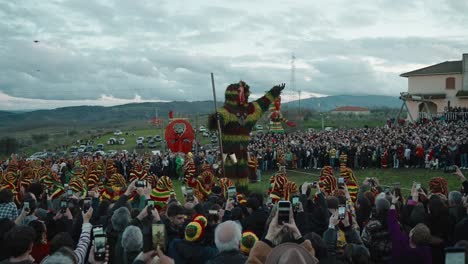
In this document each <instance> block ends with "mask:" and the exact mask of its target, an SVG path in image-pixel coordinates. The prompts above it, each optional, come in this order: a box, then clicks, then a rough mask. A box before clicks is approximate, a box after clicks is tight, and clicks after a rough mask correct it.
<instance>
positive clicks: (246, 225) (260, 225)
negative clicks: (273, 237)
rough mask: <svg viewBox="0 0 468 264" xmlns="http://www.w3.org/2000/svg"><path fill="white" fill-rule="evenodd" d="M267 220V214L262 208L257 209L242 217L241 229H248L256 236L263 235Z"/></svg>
mask: <svg viewBox="0 0 468 264" xmlns="http://www.w3.org/2000/svg"><path fill="white" fill-rule="evenodd" d="M267 220H268V214H267V213H266V212H265V211H263V210H262V209H258V210H255V211H253V212H252V214H251V215H249V216H247V217H246V218H244V219H242V221H241V223H242V230H250V231H252V232H254V233H255V235H257V237H259V238H260V237H263V231H264V230H265V224H266V222H267Z"/></svg>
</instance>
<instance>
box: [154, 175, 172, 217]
mask: <svg viewBox="0 0 468 264" xmlns="http://www.w3.org/2000/svg"><path fill="white" fill-rule="evenodd" d="M173 191H174V186H173V184H172V180H171V179H170V178H169V177H168V176H161V177H160V178H159V180H158V182H157V184H156V187H155V188H153V190H152V191H151V199H152V200H154V201H155V203H154V207H155V208H157V209H158V210H160V209H161V208H163V207H165V206H166V204H167V201H168V200H169V199H170V198H171V192H173Z"/></svg>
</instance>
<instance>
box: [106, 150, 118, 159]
mask: <svg viewBox="0 0 468 264" xmlns="http://www.w3.org/2000/svg"><path fill="white" fill-rule="evenodd" d="M115 154H117V150H113V149H111V150H109V151H107V156H109V157H113V156H115Z"/></svg>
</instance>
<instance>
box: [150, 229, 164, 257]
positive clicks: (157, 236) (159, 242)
mask: <svg viewBox="0 0 468 264" xmlns="http://www.w3.org/2000/svg"><path fill="white" fill-rule="evenodd" d="M151 234H152V236H153V239H152V242H153V248H154V249H157V248H158V247H159V248H160V249H161V250H162V251H166V244H167V243H166V226H165V225H164V224H153V225H152V226H151Z"/></svg>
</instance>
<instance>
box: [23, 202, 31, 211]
mask: <svg viewBox="0 0 468 264" xmlns="http://www.w3.org/2000/svg"><path fill="white" fill-rule="evenodd" d="M23 208H24V211H26V212H28V213H29V211H30V208H29V202H24V203H23Z"/></svg>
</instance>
